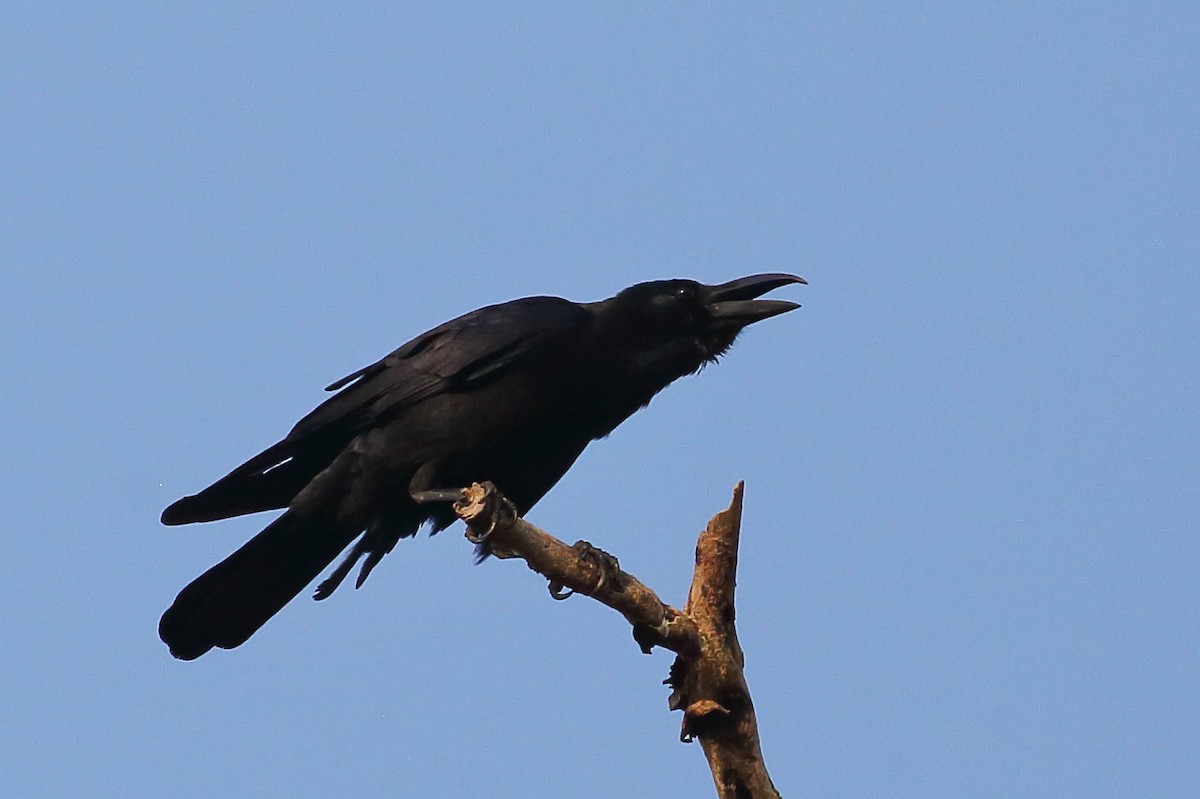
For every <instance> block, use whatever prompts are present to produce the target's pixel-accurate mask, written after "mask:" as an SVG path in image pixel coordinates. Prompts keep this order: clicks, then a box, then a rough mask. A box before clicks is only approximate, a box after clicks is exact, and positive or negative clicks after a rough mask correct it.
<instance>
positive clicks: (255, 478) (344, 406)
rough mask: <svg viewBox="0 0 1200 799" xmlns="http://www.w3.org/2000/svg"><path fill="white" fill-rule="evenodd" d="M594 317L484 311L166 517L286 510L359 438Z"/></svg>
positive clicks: (391, 363)
mask: <svg viewBox="0 0 1200 799" xmlns="http://www.w3.org/2000/svg"><path fill="white" fill-rule="evenodd" d="M587 320H588V312H587V311H586V310H584V308H583V307H581V306H579V305H576V304H575V303H573V302H569V301H567V300H563V299H559V298H557V297H528V298H525V299H520V300H513V301H512V302H506V303H503V304H500V305H490V306H488V307H486V308H480V309H479V310H477V311H472V312H471V313H469V314H466V315H464V316H460V317H458V318H457V319H454V320H451V321H449V322H446V323H445V324H443V325H439V326H438V327H435V328H434V329H432V330H430V331H428V332H426V333H422V334H421V335H419V336H417V337H416V338H414V339H413V340H412V341H409V342H408V343H406V344H404V345H403V346H401V347H400V348H399V349H397V350H395V351H393V352H391V353H390V354H388V355H386V356H385V357H383V358H382V359H380V360H378V361H376V362H375V363H373V364H371V365H370V366H366V367H364V368H362V369H359V370H358V371H356V372H353V373H351V374H349V375H347V376H346V377H343V378H342V379H341V380H338V381H336V382H335V383H333V384H331V385H330V386H329V387H328V388H327V389H326V390H328V391H337V392H338V393H337V394H335V395H334V396H332V397H330V398H329V399H327V400H326V401H325V402H323V403H321V404H320V405H319V406H317V407H316V408H315V409H314V410H313V411H312V412H311V413H309V414H308V415H307V416H305V417H304V418H303V419H301V420H300V421H299V422H297V423H296V426H295V427H293V428H292V430H291V432H290V433H288V435H287V437H286V438H284V439H283V440H282V441H279V442H278V443H276V444H274V445H272V446H270V447H268V448H267V449H265V450H263V451H262V452H260V453H259V454H257V455H255V456H254V457H253V458H251V459H250V460H248V461H246V462H245V463H243V464H242V465H241V466H239V467H237V468H236V469H234V470H233V471H232V472H230V473H229V474H228V475H226V476H225V477H223V478H221V479H220V480H218V481H217V482H216V483H213V484H212V485H211V486H209V487H208V488H206V489H204V490H203V491H201V492H200V493H199V494H195V495H193V496H189V497H184V498H183V499H181V500H179V501H178V502H176V503H174V504H173V505H171V506H170V507H168V508H167V509H166V510H165V511H163V522H164V523H165V524H186V523H188V522H196V521H211V520H214V519H224V518H228V517H230V516H238V515H241V514H244V513H254V512H256V511H260V510H271V509H274V508H282V507H285V506H286V505H287V504H288V503H289V502H291V500H292V498H293V497H294V496H295V495H296V493H297V492H299V491H300V490H301V489H302V488H304V486H305V485H307V484H308V482H309V481H310V480H311V479H312V478H313V477H314V476H315V475H316V474H318V473H319V472H321V471H322V470H323V469H325V468H326V467H327V466H328V465H329V464H330V463H331V462H332V461H333V459H334V458H336V457H337V455H338V453H340V452H341V451H342V449H344V448H345V446H346V445H347V444H348V443H349V442H350V441H351V440H352V439H353V438H354V437H355V436H356V435H358V434H359V433H361V432H362V431H363V430H366V429H368V428H370V427H372V426H375V425H379V424H383V423H384V422H386V421H387V420H388V419H389V418H391V417H393V416H395V415H396V414H397V413H399V412H400V411H401V410H403V409H404V408H407V407H411V406H413V405H415V404H417V403H418V402H422V401H424V400H427V399H429V398H430V397H433V396H436V395H438V394H442V393H444V392H448V391H464V390H470V389H471V388H472V387H473V386H477V385H481V384H483V383H486V382H488V381H489V380H491V379H494V378H496V377H499V376H500V375H502V374H504V373H505V372H507V371H509V370H511V369H514V368H518V367H520V366H522V365H524V364H527V363H529V362H530V361H531V360H532V359H536V358H537V357H539V353H541V352H542V351H544V350H545V349H546V348H547V347H548V346H549V345H552V344H553V343H554V342H555V341H561V339H562V337H563V336H567V335H570V334H571V333H572V332H573V331H576V330H578V329H580V328H581V327H583V326H584V325H585V324H586V323H587Z"/></svg>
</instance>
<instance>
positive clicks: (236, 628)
mask: <svg viewBox="0 0 1200 799" xmlns="http://www.w3.org/2000/svg"><path fill="white" fill-rule="evenodd" d="M358 532H359V531H353V532H346V531H343V530H340V529H338V526H337V524H336V522H334V521H333V520H332V519H310V518H303V517H298V516H296V515H295V514H294V513H292V512H291V511H289V512H287V513H285V514H283V515H282V516H280V517H279V518H278V519H276V520H275V521H274V522H272V523H271V524H270V525H269V526H268V527H267V528H266V529H265V530H263V531H262V532H261V533H259V534H258V535H256V536H254V538H251V539H250V540H249V541H247V542H246V544H245V545H244V546H242V548H241V549H239V550H238V551H237V552H234V553H233V554H232V555H230V556H229V557H227V558H226V559H225V560H223V561H221V562H220V563H218V564H217V565H216V566H213V567H212V568H211V569H209V570H208V571H206V572H205V573H204V574H202V575H200V576H199V577H197V578H196V579H195V580H193V581H192V583H191V584H190V585H188V586H187V587H186V588H184V589H183V590H182V591H180V592H179V596H177V597H175V602H174V604H172V605H171V607H170V608H168V609H167V612H166V613H164V614H163V617H162V620H161V621H160V622H159V624H158V635H159V637H160V638H162V640H163V642H164V643H166V645H167V646H169V647H170V648H171V654H172V655H174V656H175V657H177V658H180V659H182V660H193V659H195V658H198V657H200V656H201V655H203V654H204V653H205V652H207V651H208V650H210V649H212V648H213V647H214V646H217V647H221V648H222V649H232V648H233V647H235V646H239V645H240V644H243V643H245V641H246V639H248V638H249V637H250V636H251V635H253V634H254V632H255V631H256V630H258V628H259V627H262V626H263V625H264V624H266V623H267V620H268V619H270V618H271V617H272V616H274V615H275V614H276V613H278V612H279V611H280V610H281V609H282V608H283V606H284V605H286V604H287V603H288V602H290V601H291V600H292V599H293V598H294V597H295V596H296V595H297V594H299V593H300V591H302V590H303V589H304V586H306V585H308V584H309V583H310V582H311V581H312V580H313V578H314V577H316V576H317V575H318V574H320V573H321V570H322V569H324V568H325V567H326V566H328V565H329V564H330V563H331V562H332V561H333V559H334V558H336V557H337V555H338V553H339V552H341V551H342V550H343V549H345V548H346V546H347V545H349V544H350V542H351V541H353V540H354V538H355V536H356V535H358Z"/></svg>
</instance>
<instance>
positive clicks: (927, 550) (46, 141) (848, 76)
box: [0, 3, 1200, 798]
mask: <svg viewBox="0 0 1200 799" xmlns="http://www.w3.org/2000/svg"><path fill="white" fill-rule="evenodd" d="M3 19H4V24H3V26H0V53H3V55H2V57H0V76H2V85H3V92H2V93H0V165H2V168H3V179H2V180H0V264H2V265H3V276H4V283H5V290H4V291H3V292H0V314H2V316H0V318H2V319H3V331H4V334H5V335H4V336H3V341H2V342H0V367H2V368H3V371H4V374H6V375H7V376H8V377H7V380H6V388H5V390H4V391H3V392H0V408H2V409H3V414H4V416H3V418H4V429H5V434H4V442H5V446H4V451H5V456H4V458H3V460H2V461H0V463H3V470H4V473H3V479H2V480H0V491H2V492H3V495H2V497H0V499H2V500H3V504H4V507H5V508H7V510H8V519H7V526H8V531H7V534H6V535H4V536H3V537H2V539H0V540H2V544H0V546H2V548H3V550H2V556H3V557H2V558H0V569H2V570H3V574H2V575H0V603H2V605H3V607H4V609H5V622H4V625H3V627H2V630H3V632H2V634H0V679H2V680H3V684H4V690H3V691H2V692H0V716H2V717H3V718H4V720H5V722H4V724H3V725H0V761H2V762H3V763H4V766H3V768H2V769H0V791H2V792H3V794H4V795H8V796H31V797H33V796H47V797H57V796H96V797H109V796H113V797H117V796H130V797H134V796H163V795H171V796H178V797H211V796H214V795H225V796H250V795H256V796H272V795H279V796H283V795H286V796H290V797H310V796H311V797H317V796H322V797H324V796H331V795H333V796H339V795H362V796H373V795H396V794H400V795H409V796H430V797H456V796H478V795H484V796H495V797H509V796H514V797H515V796H520V797H526V796H529V795H534V796H542V795H546V796H551V795H562V796H573V797H611V796H613V795H623V794H630V793H637V794H639V795H645V796H656V797H657V796H662V797H675V796H678V797H683V796H704V795H708V794H709V792H710V791H711V783H710V778H709V776H708V773H707V769H706V768H705V766H704V763H703V758H702V755H701V753H700V750H699V748H698V746H696V745H691V746H685V745H682V744H680V743H677V741H676V739H677V734H678V725H679V717H678V714H672V713H669V712H668V711H667V709H666V690H665V689H664V688H663V687H662V686H661V685H659V681H660V680H661V679H662V678H663V677H664V676H665V675H666V670H667V668H668V666H669V663H670V658H669V656H668V655H666V654H661V653H660V654H656V655H654V656H653V657H644V656H642V655H640V654H639V653H638V651H637V649H636V647H635V646H634V644H633V642H632V640H631V639H630V636H629V631H628V629H627V625H626V624H625V623H624V622H623V621H622V620H621V619H620V618H619V617H618V616H616V614H614V613H612V612H611V611H607V610H605V609H603V608H601V607H599V606H597V605H595V604H594V603H591V602H589V601H586V600H583V599H575V600H572V601H570V602H566V603H555V602H552V601H551V600H550V599H549V598H548V596H547V595H546V593H545V590H544V586H543V584H542V583H540V582H539V581H538V580H537V579H535V578H534V577H533V576H532V575H530V574H529V573H528V572H527V570H525V569H524V568H522V567H521V566H519V565H518V564H515V563H512V562H507V563H496V562H490V563H488V564H486V565H484V566H481V567H475V566H473V565H472V564H471V547H470V546H469V545H468V544H467V543H466V542H465V541H463V540H462V538H461V535H460V531H459V529H458V528H457V527H456V528H452V529H451V530H450V531H447V532H446V533H444V534H442V535H441V536H439V537H437V538H435V539H433V540H429V539H427V538H425V537H422V538H420V539H418V540H416V541H412V542H402V544H401V545H400V547H398V549H397V551H396V552H395V553H394V554H393V555H392V556H390V557H389V558H387V559H386V560H385V561H384V563H383V564H382V565H381V566H380V568H379V569H378V570H377V571H376V572H375V574H374V575H373V577H372V579H371V581H370V582H369V584H368V585H367V586H366V587H364V589H363V590H361V591H357V592H353V591H344V592H341V593H339V594H338V595H337V596H335V597H334V598H333V599H332V600H331V601H328V602H324V603H321V604H315V603H312V602H310V601H307V600H304V599H302V600H298V601H296V602H295V603H293V605H291V606H289V607H288V608H287V609H285V611H284V612H283V613H281V614H280V615H279V616H278V617H277V618H276V619H274V620H273V621H272V622H271V623H270V624H269V625H268V626H267V627H266V628H264V629H263V630H262V631H261V632H260V633H259V634H258V635H256V636H255V637H254V638H253V639H252V640H251V642H250V643H248V644H247V645H246V646H244V647H242V648H240V649H238V650H235V651H232V652H214V653H211V654H209V655H206V656H205V657H203V658H202V659H200V660H198V661H196V662H193V663H181V662H177V661H174V660H173V659H172V658H170V657H169V655H168V653H167V651H166V649H165V647H163V646H162V644H161V643H160V642H159V641H158V639H157V636H156V634H155V627H156V624H157V620H158V616H159V614H160V613H161V612H162V610H163V609H164V608H165V607H166V606H167V604H169V602H170V601H171V599H172V598H173V597H174V595H175V593H176V592H177V591H178V590H179V588H181V587H182V586H183V585H184V584H185V583H186V582H188V581H189V580H190V579H192V578H193V577H195V576H196V575H198V574H199V573H200V572H201V571H203V570H204V569H206V568H207V567H208V566H209V565H211V564H212V563H214V562H216V561H217V560H219V559H220V558H222V557H224V556H225V555H226V554H227V553H228V552H230V551H231V550H233V549H234V548H236V547H237V546H238V545H240V544H241V543H242V541H244V540H245V539H246V538H248V537H249V536H250V535H252V534H253V533H254V532H255V531H257V530H258V529H259V528H260V527H261V526H262V525H263V524H264V523H265V518H264V517H252V518H243V519H240V520H235V521H229V522H223V523H219V524H212V525H202V526H196V527H185V528H174V529H167V528H163V527H161V526H159V524H158V514H159V512H160V511H161V509H162V508H163V507H164V506H165V505H166V504H168V503H169V502H170V501H172V500H174V499H175V498H177V497H179V496H180V495H182V494H185V493H190V492H192V491H195V490H196V489H198V488H200V487H202V486H203V485H205V484H207V483H208V482H209V481H211V480H212V479H213V478H215V477H218V476H220V475H221V474H224V473H225V471H227V470H228V469H229V468H231V467H232V466H234V465H236V464H237V463H239V462H240V461H241V460H242V459H243V458H245V457H247V456H248V455H250V454H253V453H254V452H256V451H258V450H259V449H260V448H262V447H263V446H265V445H267V444H269V443H271V442H272V441H274V440H275V439H276V438H277V437H279V436H280V435H282V434H283V433H285V432H286V431H287V430H288V429H289V428H290V426H291V424H292V423H293V422H294V421H295V420H296V419H297V418H299V417H300V416H301V415H302V414H303V413H305V412H306V411H307V410H309V409H310V408H311V407H312V406H313V405H314V404H316V403H317V402H318V401H319V400H320V399H321V397H322V392H321V390H320V389H321V387H322V386H324V385H326V384H327V383H329V382H330V381H332V380H333V379H335V378H337V377H339V376H341V375H343V374H345V373H347V372H349V371H351V370H353V369H356V368H358V367H359V366H362V365H364V364H366V363H368V362H370V361H372V360H374V359H375V358H377V357H378V356H379V355H381V354H383V353H385V352H387V351H389V350H391V349H392V348H394V347H395V346H397V345H398V344H400V343H401V342H403V341H405V340H407V339H408V338H410V337H411V336H413V335H415V334H416V333H419V332H421V331H422V330H425V329H427V328H428V327H430V326H432V325H434V324H437V323H439V322H441V321H443V320H445V319H448V318H450V317H453V316H456V315H458V314H460V313H462V312H465V311H467V310H470V309H472V308H475V307H477V306H480V305H484V304H488V303H492V302H498V301H503V300H506V299H511V298H514V297H519V296H524V295H530V294H554V295H560V296H566V297H569V298H571V299H576V300H581V301H584V300H595V299H601V298H603V297H606V296H609V295H611V294H613V293H615V292H616V291H617V290H618V289H620V288H621V287H623V286H625V285H628V284H630V283H634V282H638V281H641V280H646V279H652V278H659V277H673V276H687V277H693V278H697V279H700V280H706V281H710V282H716V281H722V280H726V279H729V278H732V277H735V276H740V275H743V274H749V273H754V272H764V271H792V272H795V273H797V274H801V275H803V276H805V277H806V278H808V280H809V281H810V283H811V285H810V286H808V287H795V288H794V289H789V290H788V291H786V292H779V295H780V296H784V295H786V296H787V297H788V298H791V299H797V300H798V301H800V302H802V303H803V304H804V308H803V309H802V310H800V311H797V312H795V313H791V314H788V315H786V316H783V317H780V318H777V319H772V320H770V321H769V322H765V323H763V324H762V325H760V326H757V327H756V328H754V329H752V330H751V331H749V332H748V333H747V334H746V335H745V336H744V337H743V338H742V340H740V341H739V343H738V345H737V346H736V347H735V348H734V350H733V352H732V353H731V354H730V355H729V357H728V358H727V359H726V360H725V361H723V362H722V363H721V364H720V365H719V366H717V367H715V368H712V369H707V370H705V371H704V372H703V373H702V374H700V375H699V376H697V377H692V378H688V379H686V380H683V381H681V382H680V383H679V384H677V385H675V386H673V387H672V388H671V389H670V390H668V391H667V392H665V393H664V394H663V395H661V396H660V397H659V398H657V399H656V400H655V401H654V403H653V404H652V405H651V406H650V408H648V409H647V410H646V411H643V412H642V413H641V414H639V415H637V416H635V417H634V418H633V419H631V420H630V421H629V422H628V423H627V424H626V425H624V426H622V427H621V428H620V429H619V430H618V431H617V432H616V433H614V434H613V435H612V436H611V437H610V438H609V439H607V440H605V441H603V442H599V443H597V444H595V445H593V446H592V447H591V448H590V449H589V450H588V452H587V453H586V454H585V455H584V457H583V458H582V459H581V460H580V462H579V463H578V464H577V465H576V467H575V468H574V469H573V470H572V471H571V472H570V473H569V475H568V476H567V477H566V478H565V479H564V480H563V481H562V482H561V483H560V484H559V485H558V487H556V488H555V490H554V491H552V492H551V493H550V495H549V496H548V497H547V498H546V499H545V500H543V502H542V503H541V504H539V505H538V507H537V508H535V510H534V512H533V513H532V514H531V515H530V518H531V520H532V521H534V522H535V523H537V524H539V525H540V526H542V527H544V528H546V529H548V530H550V531H552V532H554V533H556V534H558V535H559V536H560V537H563V538H566V539H568V540H574V539H576V538H587V539H589V540H591V541H593V542H594V543H596V544H597V545H599V546H602V547H604V548H605V549H608V550H610V551H612V552H613V553H615V554H617V555H618V556H619V557H620V558H621V562H622V564H623V565H624V566H625V567H626V568H628V569H629V570H630V571H632V572H633V573H635V574H637V575H638V576H639V577H640V578H642V579H643V580H644V581H645V582H647V583H648V584H649V585H651V586H653V587H654V588H656V589H657V590H658V591H659V592H660V593H661V595H662V596H664V598H666V599H667V600H668V601H675V602H681V601H682V600H683V598H684V596H685V592H686V587H687V583H688V580H689V577H690V566H691V564H690V561H691V554H692V547H693V544H694V540H695V534H696V532H697V531H698V530H699V529H700V528H701V527H702V526H703V524H704V522H705V521H706V520H707V519H708V517H709V516H710V515H711V514H712V513H713V512H715V511H716V510H718V509H720V508H722V507H724V506H725V505H726V503H727V502H728V500H729V495H730V491H731V489H732V487H733V485H734V483H735V482H736V481H737V480H739V479H745V480H746V482H747V493H746V518H745V528H744V532H743V544H742V561H741V571H740V580H739V606H738V610H739V630H740V634H741V638H742V642H743V644H744V646H745V649H746V652H747V677H748V679H749V681H750V686H751V690H752V692H753V695H754V698H755V702H756V705H757V707H758V710H759V720H760V724H761V728H762V735H763V750H764V753H765V755H766V758H767V763H768V766H769V768H770V770H771V773H772V776H773V777H774V779H775V782H776V784H777V785H778V786H779V788H780V789H781V790H782V791H783V793H784V794H785V795H791V796H797V795H799V796H805V795H809V796H846V797H863V796H881V797H882V796H888V797H941V796H946V797H951V796H953V797H962V796H988V797H991V796H1029V797H1089V798H1091V797H1103V796H1138V797H1141V796H1156V797H1176V796H1178V797H1185V796H1188V797H1190V796H1193V795H1194V791H1195V786H1196V785H1197V784H1200V768H1198V766H1197V762H1198V761H1197V758H1196V752H1197V751H1200V720H1198V719H1200V713H1198V710H1200V654H1198V653H1200V632H1198V630H1200V611H1198V610H1197V606H1198V602H1197V597H1198V596H1200V592H1197V589H1196V585H1197V577H1198V573H1200V542H1198V540H1197V526H1198V525H1197V522H1198V520H1200V501H1198V498H1197V485H1198V484H1200V479H1198V478H1200V463H1198V461H1200V446H1198V439H1200V436H1198V433H1200V424H1198V423H1197V414H1196V406H1197V396H1198V394H1200V357H1198V354H1200V313H1198V312H1197V310H1196V308H1197V297H1198V296H1200V133H1198V131H1200V56H1198V55H1197V53H1198V52H1200V51H1198V50H1197V48H1196V42H1197V41H1200V10H1198V9H1197V6H1195V4H1191V3H1143V4H1136V5H1135V4H1120V3H1086V4H1085V3H1056V4H1041V3H1006V4H986V5H983V4H937V3H910V4H901V5H897V4H891V3H852V4H837V5H833V4H829V5H828V6H827V7H825V8H807V7H804V6H802V5H800V4H790V3H789V4H771V3H765V4H753V5H749V6H746V5H739V6H737V7H736V8H735V7H734V6H733V5H732V4H730V5H717V4H694V3H693V4H586V5H585V4H557V5H552V4H525V5H522V4H511V5H507V6H505V7H503V8H501V7H498V6H496V5H494V4H471V5H461V6H458V7H456V8H454V9H447V8H445V7H444V4H427V3H413V4H406V5H405V8H403V9H400V8H394V7H391V6H390V5H378V6H376V5H349V6H347V5H344V4H342V5H337V6H333V5H330V6H324V7H321V6H312V5H300V6H294V5H282V4H275V5H270V4H268V5H259V6H257V7H255V8H246V7H245V5H244V4H205V6H204V7H203V8H202V9H201V8H199V7H197V8H196V9H187V8H180V7H160V6H155V5H143V4H130V3H108V4H74V5H71V4H53V3H37V4H34V3H16V4H11V5H10V6H9V7H8V8H7V9H6V11H5V12H4V13H3Z"/></svg>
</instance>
